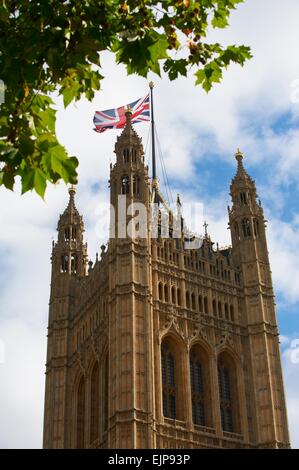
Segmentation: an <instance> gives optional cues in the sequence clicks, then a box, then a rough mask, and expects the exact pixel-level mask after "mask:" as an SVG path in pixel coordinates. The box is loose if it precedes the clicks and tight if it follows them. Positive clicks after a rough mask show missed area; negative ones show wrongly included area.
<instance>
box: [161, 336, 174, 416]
mask: <svg viewBox="0 0 299 470" xmlns="http://www.w3.org/2000/svg"><path fill="white" fill-rule="evenodd" d="M161 361H162V364H161V365H162V394H163V415H164V416H165V417H167V418H172V419H175V418H176V406H177V404H176V385H177V384H176V377H175V368H176V364H175V356H174V352H173V348H172V346H171V344H170V342H169V341H168V340H166V341H164V342H163V343H162V348H161Z"/></svg>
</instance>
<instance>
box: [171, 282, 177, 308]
mask: <svg viewBox="0 0 299 470" xmlns="http://www.w3.org/2000/svg"><path fill="white" fill-rule="evenodd" d="M171 302H172V303H173V304H174V305H175V304H176V289H175V287H174V286H172V287H171Z"/></svg>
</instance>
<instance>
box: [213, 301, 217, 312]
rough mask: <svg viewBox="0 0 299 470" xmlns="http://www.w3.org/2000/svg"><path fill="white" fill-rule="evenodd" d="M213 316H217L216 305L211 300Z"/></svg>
mask: <svg viewBox="0 0 299 470" xmlns="http://www.w3.org/2000/svg"><path fill="white" fill-rule="evenodd" d="M213 315H215V316H217V304H216V300H215V299H214V300H213Z"/></svg>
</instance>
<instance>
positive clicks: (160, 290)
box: [158, 282, 163, 300]
mask: <svg viewBox="0 0 299 470" xmlns="http://www.w3.org/2000/svg"><path fill="white" fill-rule="evenodd" d="M158 290H159V300H163V286H162V282H159V287H158Z"/></svg>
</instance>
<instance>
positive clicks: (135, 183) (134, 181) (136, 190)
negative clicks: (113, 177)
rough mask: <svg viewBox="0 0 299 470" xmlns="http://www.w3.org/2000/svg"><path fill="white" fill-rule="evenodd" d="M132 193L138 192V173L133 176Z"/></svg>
mask: <svg viewBox="0 0 299 470" xmlns="http://www.w3.org/2000/svg"><path fill="white" fill-rule="evenodd" d="M133 194H135V195H137V196H138V195H139V194H140V177H139V176H138V175H134V176H133Z"/></svg>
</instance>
